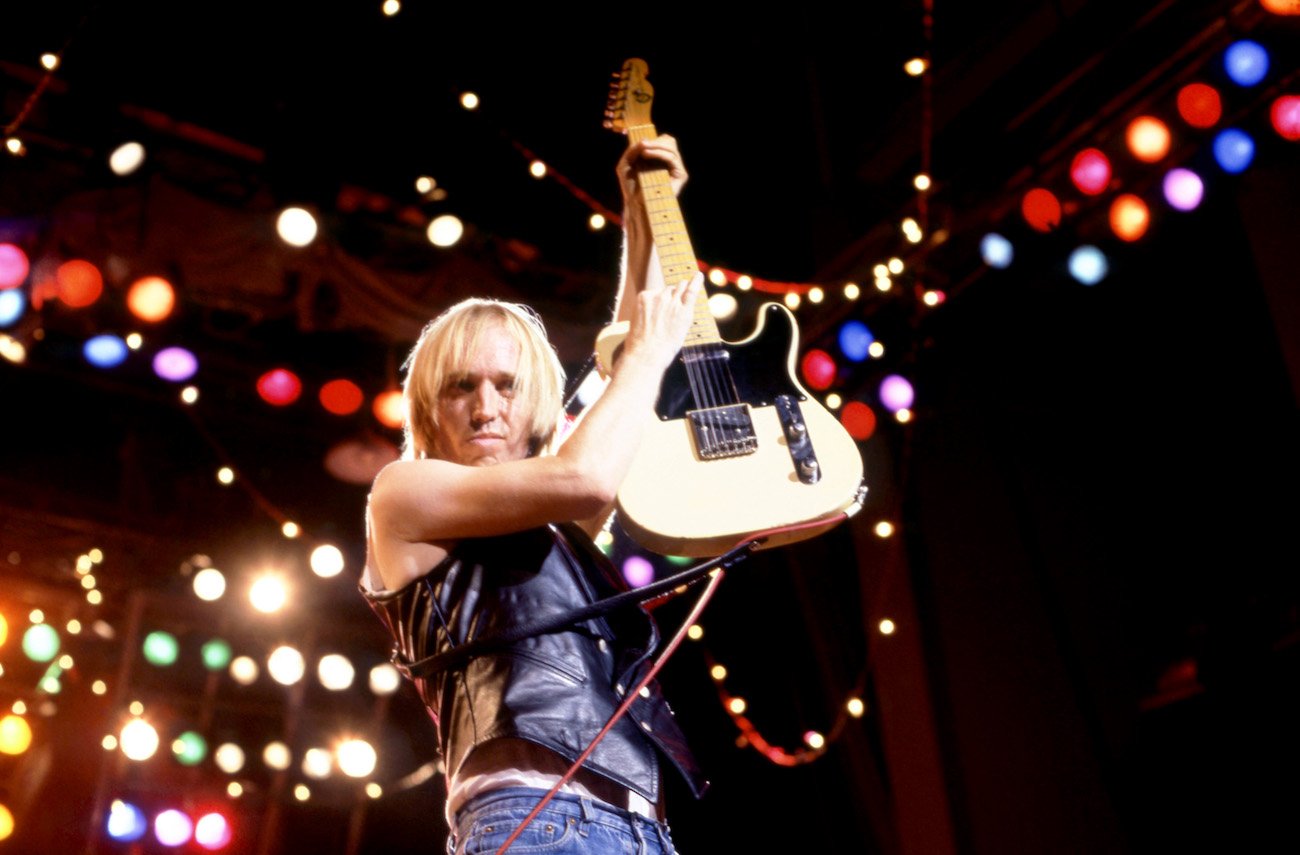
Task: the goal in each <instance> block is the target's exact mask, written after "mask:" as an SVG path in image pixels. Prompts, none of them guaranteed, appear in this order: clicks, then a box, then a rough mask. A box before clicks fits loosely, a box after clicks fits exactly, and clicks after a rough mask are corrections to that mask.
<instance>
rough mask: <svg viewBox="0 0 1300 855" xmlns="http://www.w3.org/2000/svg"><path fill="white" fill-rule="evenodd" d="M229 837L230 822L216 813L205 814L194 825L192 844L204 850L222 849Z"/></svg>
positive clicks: (227, 842)
mask: <svg viewBox="0 0 1300 855" xmlns="http://www.w3.org/2000/svg"><path fill="white" fill-rule="evenodd" d="M231 837H232V833H231V829H230V821H229V820H228V819H226V818H225V817H224V816H223V815H221V814H219V813H217V812H216V811H212V812H210V813H205V814H204V815H203V816H201V817H199V821H198V822H196V823H194V842H195V843H197V844H198V845H199V846H202V847H203V848H204V849H207V850H210V851H212V850H217V849H223V848H225V847H226V846H227V845H229V843H230V840H231Z"/></svg>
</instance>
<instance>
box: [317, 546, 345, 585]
mask: <svg viewBox="0 0 1300 855" xmlns="http://www.w3.org/2000/svg"><path fill="white" fill-rule="evenodd" d="M310 563H311V572H313V573H315V574H316V575H317V576H320V577H321V578H322V579H330V578H332V577H334V576H337V575H339V574H340V573H342V572H343V552H342V551H341V550H340V549H339V548H338V547H337V546H334V545H333V544H331V543H322V544H321V545H320V546H317V547H316V548H315V549H313V550H312V551H311V559H310Z"/></svg>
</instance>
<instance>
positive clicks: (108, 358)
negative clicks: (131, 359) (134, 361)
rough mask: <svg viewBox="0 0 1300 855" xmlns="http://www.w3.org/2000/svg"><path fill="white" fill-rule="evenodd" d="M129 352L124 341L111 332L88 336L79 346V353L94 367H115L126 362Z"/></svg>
mask: <svg viewBox="0 0 1300 855" xmlns="http://www.w3.org/2000/svg"><path fill="white" fill-rule="evenodd" d="M130 352H131V351H130V350H129V349H128V348H127V346H126V342H124V341H122V339H121V338H120V337H119V336H115V335H113V334H112V333H102V334H100V335H97V336H94V337H93V338H88V339H86V343H85V344H83V345H82V346H81V354H82V355H83V356H85V357H86V361H87V362H89V363H90V364H91V365H93V366H95V367H96V368H116V367H117V366H119V365H121V364H122V363H123V362H126V357H127V356H128V355H129V354H130Z"/></svg>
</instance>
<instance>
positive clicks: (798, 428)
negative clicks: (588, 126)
mask: <svg viewBox="0 0 1300 855" xmlns="http://www.w3.org/2000/svg"><path fill="white" fill-rule="evenodd" d="M776 417H777V419H778V420H780V422H781V431H782V432H783V433H784V434H785V441H786V444H787V445H788V446H790V460H791V462H793V463H794V472H795V475H796V476H798V478H799V480H800V481H801V482H803V483H804V484H816V483H817V482H818V481H820V480H821V479H822V467H821V464H819V463H818V462H817V453H816V452H815V451H813V447H812V440H811V439H809V438H808V425H807V424H806V423H805V422H804V420H803V410H801V409H799V401H798V399H796V398H795V397H794V396H793V395H777V396H776Z"/></svg>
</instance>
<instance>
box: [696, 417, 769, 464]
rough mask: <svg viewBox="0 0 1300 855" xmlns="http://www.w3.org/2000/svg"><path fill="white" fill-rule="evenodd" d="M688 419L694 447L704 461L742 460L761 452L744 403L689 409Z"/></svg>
mask: <svg viewBox="0 0 1300 855" xmlns="http://www.w3.org/2000/svg"><path fill="white" fill-rule="evenodd" d="M686 418H687V419H688V420H689V421H690V423H691V435H692V436H694V437H695V448H696V450H697V451H699V453H700V457H702V458H703V459H705V460H719V459H721V458H725V457H743V456H744V455H746V454H753V453H754V451H756V450H757V449H758V437H757V436H756V435H755V434H754V420H753V419H752V418H750V415H749V407H747V406H746V405H744V404H730V405H728V406H725V407H709V408H708V409H704V410H689V411H688V412H687V413H686Z"/></svg>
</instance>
